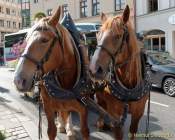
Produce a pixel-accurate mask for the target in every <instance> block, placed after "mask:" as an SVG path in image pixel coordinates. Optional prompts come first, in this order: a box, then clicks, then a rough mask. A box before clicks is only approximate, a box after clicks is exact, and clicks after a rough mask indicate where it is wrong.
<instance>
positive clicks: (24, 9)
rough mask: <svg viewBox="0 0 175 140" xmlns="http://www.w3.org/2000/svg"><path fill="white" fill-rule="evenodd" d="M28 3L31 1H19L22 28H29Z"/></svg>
mask: <svg viewBox="0 0 175 140" xmlns="http://www.w3.org/2000/svg"><path fill="white" fill-rule="evenodd" d="M30 1H32V0H19V4H20V7H21V17H22V28H29V27H30V26H31V20H30V9H31V8H30Z"/></svg>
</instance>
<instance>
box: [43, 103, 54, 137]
mask: <svg viewBox="0 0 175 140" xmlns="http://www.w3.org/2000/svg"><path fill="white" fill-rule="evenodd" d="M44 110H45V113H46V117H47V121H48V128H47V134H48V136H49V140H55V137H56V135H57V127H56V124H55V112H54V111H53V110H51V109H50V107H49V106H47V108H44Z"/></svg>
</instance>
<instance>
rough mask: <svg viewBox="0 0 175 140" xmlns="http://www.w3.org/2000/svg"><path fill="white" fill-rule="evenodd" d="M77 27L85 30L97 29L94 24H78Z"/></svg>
mask: <svg viewBox="0 0 175 140" xmlns="http://www.w3.org/2000/svg"><path fill="white" fill-rule="evenodd" d="M76 27H77V28H79V29H81V31H84V32H90V31H93V30H95V28H94V26H93V25H76Z"/></svg>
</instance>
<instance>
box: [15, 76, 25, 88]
mask: <svg viewBox="0 0 175 140" xmlns="http://www.w3.org/2000/svg"><path fill="white" fill-rule="evenodd" d="M14 83H15V85H16V86H17V87H18V88H19V89H23V88H24V87H25V86H26V80H25V79H20V78H18V77H16V78H15V79H14Z"/></svg>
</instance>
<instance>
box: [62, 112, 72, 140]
mask: <svg viewBox="0 0 175 140" xmlns="http://www.w3.org/2000/svg"><path fill="white" fill-rule="evenodd" d="M61 118H62V119H63V121H64V126H65V127H64V128H65V131H66V134H67V136H68V137H69V138H70V139H74V137H75V132H74V129H73V124H72V117H71V113H69V112H61Z"/></svg>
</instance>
